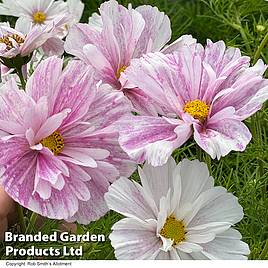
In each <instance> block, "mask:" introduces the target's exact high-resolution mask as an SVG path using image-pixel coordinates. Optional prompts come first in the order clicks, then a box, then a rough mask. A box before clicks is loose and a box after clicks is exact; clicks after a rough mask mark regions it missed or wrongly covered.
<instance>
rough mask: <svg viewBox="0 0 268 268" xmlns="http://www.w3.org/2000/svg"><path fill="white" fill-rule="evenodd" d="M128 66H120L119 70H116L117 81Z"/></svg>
mask: <svg viewBox="0 0 268 268" xmlns="http://www.w3.org/2000/svg"><path fill="white" fill-rule="evenodd" d="M127 67H128V66H122V67H121V68H119V69H118V71H117V73H116V78H117V79H119V78H120V76H121V74H122V73H123V72H124V71H125V70H126V69H127Z"/></svg>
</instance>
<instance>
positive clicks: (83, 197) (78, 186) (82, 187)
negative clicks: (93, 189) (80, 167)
mask: <svg viewBox="0 0 268 268" xmlns="http://www.w3.org/2000/svg"><path fill="white" fill-rule="evenodd" d="M70 189H71V190H72V192H73V193H74V194H75V195H76V197H77V198H78V200H80V201H84V202H86V201H88V200H89V199H90V196H91V194H90V190H89V188H88V187H87V183H86V182H83V181H81V180H80V178H75V177H72V183H71V184H70Z"/></svg>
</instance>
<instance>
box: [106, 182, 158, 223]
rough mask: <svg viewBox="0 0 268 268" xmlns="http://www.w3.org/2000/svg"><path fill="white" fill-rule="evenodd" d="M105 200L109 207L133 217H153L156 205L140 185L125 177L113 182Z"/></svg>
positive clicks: (142, 218)
mask: <svg viewBox="0 0 268 268" xmlns="http://www.w3.org/2000/svg"><path fill="white" fill-rule="evenodd" d="M105 200H106V202H107V205H108V207H109V208H110V209H112V210H114V211H116V212H118V213H121V214H123V215H125V216H127V217H130V218H134V219H141V220H146V219H155V217H156V216H155V215H156V207H155V206H154V203H153V200H152V199H151V197H149V196H146V194H145V192H144V191H143V189H142V187H141V186H140V185H139V184H137V183H134V182H131V181H130V180H128V179H126V178H120V179H119V180H117V181H116V182H114V183H113V184H112V185H111V186H110V188H109V192H108V193H107V194H105Z"/></svg>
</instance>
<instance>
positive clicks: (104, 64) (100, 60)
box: [83, 44, 116, 81]
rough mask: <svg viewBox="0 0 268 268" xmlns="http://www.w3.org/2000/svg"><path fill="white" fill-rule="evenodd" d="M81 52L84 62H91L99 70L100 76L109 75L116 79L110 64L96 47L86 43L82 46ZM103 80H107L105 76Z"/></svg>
mask: <svg viewBox="0 0 268 268" xmlns="http://www.w3.org/2000/svg"><path fill="white" fill-rule="evenodd" d="M83 52H84V55H85V57H86V62H87V63H89V64H91V65H92V66H93V67H94V68H95V69H96V70H98V72H101V74H102V76H101V77H105V76H111V78H112V79H116V77H115V73H114V70H113V68H112V66H111V64H110V63H109V61H108V60H107V58H106V57H105V56H104V55H103V54H102V52H101V51H100V50H99V49H98V47H96V46H95V45H92V44H88V45H85V46H84V47H83ZM105 81H107V78H106V79H105Z"/></svg>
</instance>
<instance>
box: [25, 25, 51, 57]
mask: <svg viewBox="0 0 268 268" xmlns="http://www.w3.org/2000/svg"><path fill="white" fill-rule="evenodd" d="M49 30H50V29H49V28H46V27H44V26H42V27H39V26H34V27H33V28H32V29H31V31H30V32H29V33H28V34H27V36H26V38H25V41H24V43H23V45H22V46H21V52H20V54H21V56H23V57H24V56H29V55H30V54H31V53H32V52H33V51H34V50H35V49H37V48H39V47H40V46H42V45H43V44H44V43H45V42H46V41H47V40H48V39H49V38H50V37H51V33H50V32H49Z"/></svg>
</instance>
